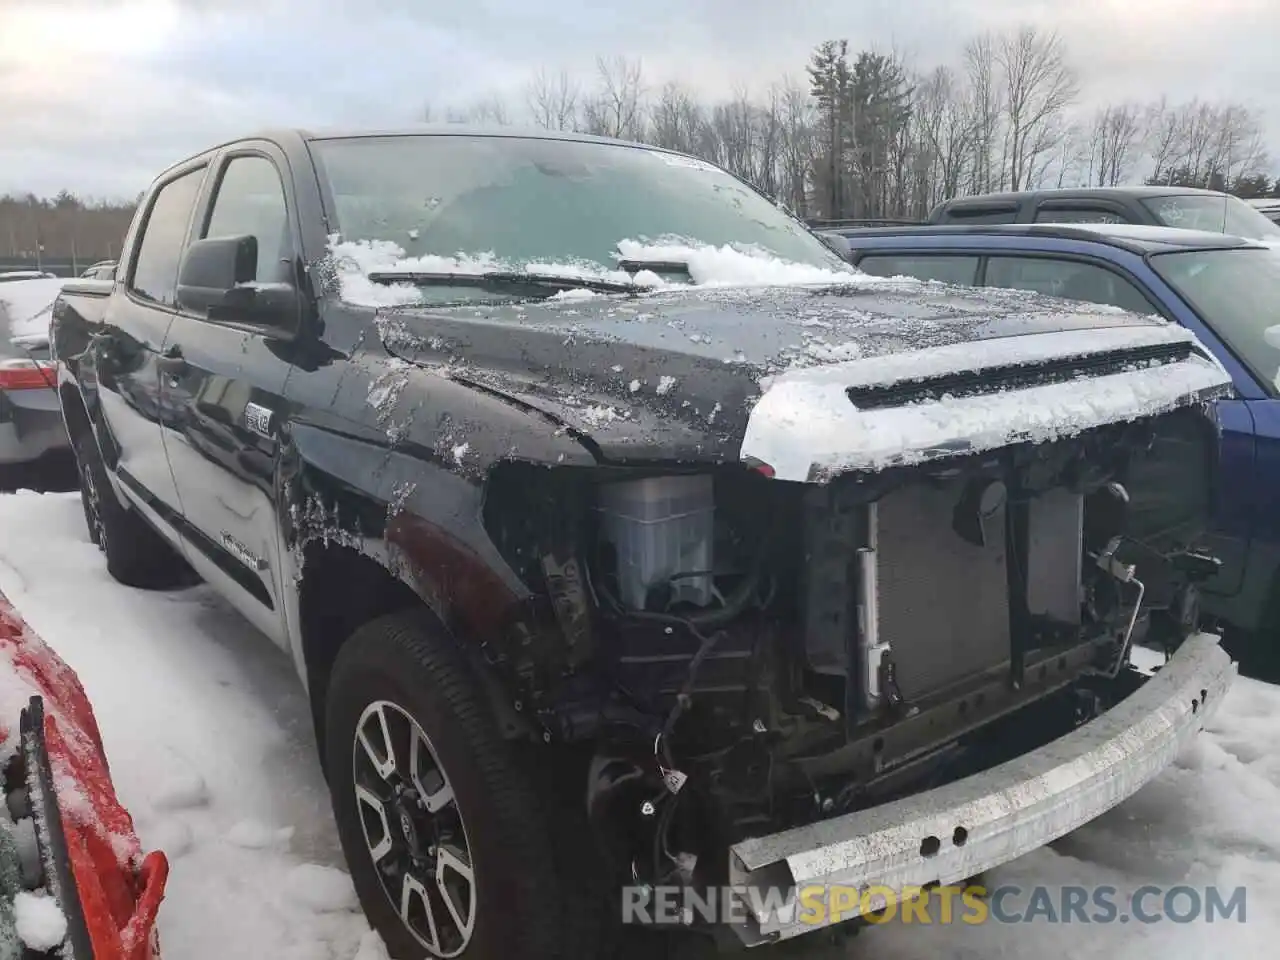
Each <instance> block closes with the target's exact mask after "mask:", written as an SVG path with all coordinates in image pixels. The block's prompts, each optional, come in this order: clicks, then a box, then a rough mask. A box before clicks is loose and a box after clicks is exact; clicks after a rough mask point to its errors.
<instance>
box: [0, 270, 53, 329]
mask: <svg viewBox="0 0 1280 960" xmlns="http://www.w3.org/2000/svg"><path fill="white" fill-rule="evenodd" d="M66 282H67V281H66V280H64V279H62V278H44V277H42V278H40V279H35V280H7V281H5V282H3V283H0V332H2V331H3V330H4V328H5V326H6V324H5V323H3V322H2V321H4V320H6V319H7V320H8V325H7V326H8V333H7V334H5V335H6V336H9V337H25V336H31V335H32V334H39V333H48V331H49V319H50V316H51V315H52V312H53V311H52V309H51V308H52V307H53V301H54V300H56V299H58V293H59V292H60V291H61V290H62V285H63V284H64V283H66Z"/></svg>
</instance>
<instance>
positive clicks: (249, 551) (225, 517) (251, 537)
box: [161, 144, 298, 645]
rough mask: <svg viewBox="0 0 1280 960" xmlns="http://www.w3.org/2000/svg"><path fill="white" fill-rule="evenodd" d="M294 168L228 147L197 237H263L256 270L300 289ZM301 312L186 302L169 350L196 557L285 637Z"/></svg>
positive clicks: (174, 439) (274, 157)
mask: <svg viewBox="0 0 1280 960" xmlns="http://www.w3.org/2000/svg"><path fill="white" fill-rule="evenodd" d="M286 169H288V168H287V167H286V165H285V163H284V158H283V157H282V156H281V155H279V154H278V153H277V152H276V151H275V149H274V148H273V147H272V146H270V145H268V144H260V145H253V146H245V147H237V148H235V149H233V150H232V151H230V152H228V153H226V154H224V155H223V156H222V157H221V158H220V159H219V162H218V164H217V166H216V169H215V171H214V176H215V177H216V180H215V181H214V182H215V187H214V189H213V191H212V195H211V199H210V201H209V203H208V204H207V206H206V208H205V209H203V210H202V211H200V215H199V217H198V219H197V221H196V224H195V225H194V226H193V229H192V240H202V239H207V238H219V237H238V236H245V235H250V236H253V237H255V238H256V240H257V242H258V259H257V270H256V277H255V279H256V280H257V281H258V282H272V283H287V284H291V285H293V286H295V287H296V285H297V278H298V258H297V254H296V245H295V240H294V238H295V237H296V236H297V229H296V226H295V224H294V222H293V220H292V216H291V210H292V204H291V203H290V202H289V200H288V196H289V195H288V193H287V189H288V180H287V178H286V177H284V176H283V175H282V171H283V170H286ZM293 321H294V322H293V325H292V326H293V329H288V327H287V325H286V326H285V327H282V328H268V327H264V326H262V325H261V322H260V321H256V320H254V319H253V318H251V317H249V316H248V315H247V314H246V315H244V316H240V315H238V314H236V313H235V312H233V311H232V312H228V311H227V310H222V311H221V312H220V313H219V314H218V315H217V318H216V319H210V317H209V315H208V313H207V312H206V313H205V314H204V315H201V314H200V313H198V312H195V311H193V310H191V309H188V308H183V309H181V310H180V312H179V313H178V314H177V315H176V316H175V317H174V319H173V323H172V324H171V325H170V327H169V330H168V334H167V336H166V337H165V341H164V348H163V351H162V354H161V366H162V377H161V391H162V394H163V396H164V398H165V402H166V403H167V404H169V405H171V406H173V407H174V408H177V409H179V410H181V416H180V417H179V420H178V422H177V424H175V425H173V426H171V427H169V428H168V429H166V431H165V449H166V451H167V453H168V457H169V463H170V465H171V466H172V468H173V477H174V481H175V482H176V484H177V487H178V493H179V497H180V498H181V500H182V510H183V517H184V519H185V521H186V528H187V530H186V532H187V537H188V550H187V552H188V556H189V561H190V563H191V564H192V566H193V567H195V568H196V570H197V571H198V572H199V573H200V574H201V575H202V576H203V577H204V578H205V579H206V580H210V581H212V582H215V583H216V584H217V585H218V586H219V587H220V588H221V591H222V593H223V595H224V596H226V597H227V598H228V599H229V600H230V601H231V602H232V603H233V604H234V605H235V606H236V607H237V608H238V609H239V610H240V612H241V613H243V614H244V615H245V617H246V618H247V619H248V620H250V621H251V622H252V623H253V624H254V625H255V626H257V627H258V628H259V629H260V630H262V631H263V632H264V633H266V634H267V635H268V636H270V637H271V638H272V639H273V640H274V641H275V642H276V643H278V644H281V645H283V644H285V642H286V640H285V626H284V611H283V604H282V599H281V598H282V590H283V586H284V584H283V583H282V582H281V579H280V557H281V538H280V524H279V518H278V516H277V500H276V497H275V490H276V464H277V459H278V456H277V455H278V452H279V446H280V444H279V438H278V433H277V425H278V418H279V414H280V412H281V408H282V397H283V394H284V387H285V381H286V380H287V379H288V377H289V372H290V369H291V367H290V364H289V363H288V362H287V361H286V360H285V359H283V358H282V354H283V351H281V350H280V349H279V347H280V344H281V343H283V342H287V340H288V339H289V338H290V337H291V336H292V334H293V333H295V332H296V328H297V317H296V316H295V317H294V318H293ZM255 324H256V325H255Z"/></svg>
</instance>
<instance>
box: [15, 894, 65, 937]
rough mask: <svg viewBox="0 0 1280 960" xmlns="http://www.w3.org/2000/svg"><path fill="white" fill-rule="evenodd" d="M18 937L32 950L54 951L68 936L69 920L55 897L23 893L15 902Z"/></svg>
mask: <svg viewBox="0 0 1280 960" xmlns="http://www.w3.org/2000/svg"><path fill="white" fill-rule="evenodd" d="M13 918H14V920H15V921H16V923H17V926H18V937H19V938H20V939H21V940H22V942H23V943H24V944H26V945H27V946H28V947H30V948H31V949H32V950H41V951H44V950H52V949H53V948H54V947H56V946H58V945H59V944H61V943H62V941H63V939H64V938H65V937H66V935H67V918H66V917H65V916H63V914H62V911H61V910H59V909H58V904H57V903H56V902H55V901H54V899H53V897H50V896H47V895H45V894H44V893H28V892H27V891H25V890H24V891H22V892H21V893H19V894H18V895H17V896H16V897H15V898H14V900H13Z"/></svg>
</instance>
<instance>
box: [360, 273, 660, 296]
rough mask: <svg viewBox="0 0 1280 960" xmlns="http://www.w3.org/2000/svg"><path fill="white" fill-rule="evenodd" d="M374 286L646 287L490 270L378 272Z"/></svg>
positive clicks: (544, 290) (613, 289) (557, 289)
mask: <svg viewBox="0 0 1280 960" xmlns="http://www.w3.org/2000/svg"><path fill="white" fill-rule="evenodd" d="M368 276H369V279H370V280H371V281H373V282H374V283H416V284H420V285H423V286H441V287H480V288H482V289H486V290H497V291H500V292H502V293H510V292H511V291H513V290H528V291H532V292H536V293H547V292H548V291H551V292H553V293H558V292H560V291H563V290H590V291H593V292H595V293H642V292H644V291H646V290H647V289H648V288H647V287H642V286H640V285H639V284H635V283H625V282H623V281H620V280H602V279H600V278H598V277H558V276H556V275H555V274H546V273H516V272H508V271H497V270H491V271H489V272H487V273H448V272H445V273H420V272H418V271H416V270H380V271H375V272H374V273H370V274H369V275H368Z"/></svg>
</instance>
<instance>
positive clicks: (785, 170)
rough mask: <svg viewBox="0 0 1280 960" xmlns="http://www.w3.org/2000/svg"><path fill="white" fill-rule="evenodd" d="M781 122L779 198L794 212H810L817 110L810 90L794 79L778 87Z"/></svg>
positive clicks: (784, 81) (789, 79)
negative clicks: (814, 108)
mask: <svg viewBox="0 0 1280 960" xmlns="http://www.w3.org/2000/svg"><path fill="white" fill-rule="evenodd" d="M777 100H778V105H779V114H780V121H781V125H782V133H781V137H782V143H781V156H780V157H779V163H780V166H781V169H780V171H779V179H780V197H779V198H780V199H781V200H782V201H783V203H785V204H786V206H787V207H789V208H790V209H791V210H792V211H793V212H794V213H797V214H800V215H805V214H808V212H809V191H808V183H809V171H810V170H811V169H812V168H813V162H814V156H815V151H816V143H815V129H814V121H815V118H814V110H813V102H812V100H811V99H810V97H809V92H808V91H807V90H805V89H804V87H802V86H800V84H799V83H797V82H796V81H795V80H794V79H791V78H787V79H786V80H783V82H782V84H781V86H780V87H778V89H777Z"/></svg>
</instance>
